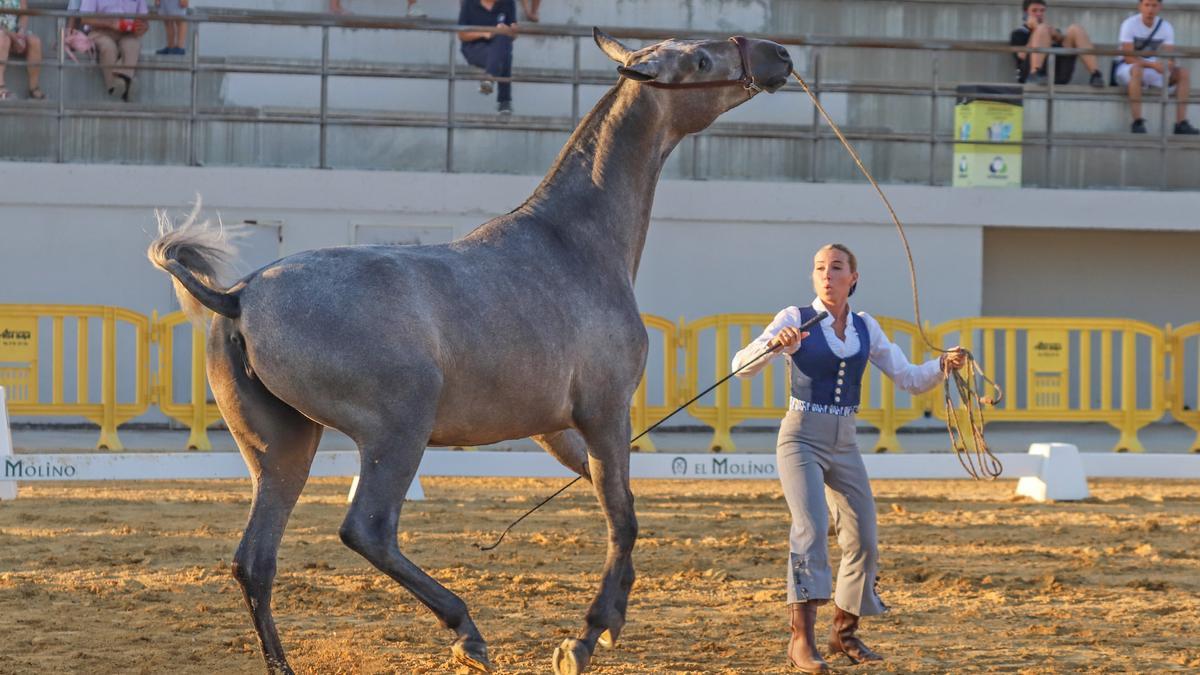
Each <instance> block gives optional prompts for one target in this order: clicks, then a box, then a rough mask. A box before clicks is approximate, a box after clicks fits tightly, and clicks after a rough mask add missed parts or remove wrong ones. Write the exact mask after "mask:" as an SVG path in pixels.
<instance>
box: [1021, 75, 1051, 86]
mask: <svg viewBox="0 0 1200 675" xmlns="http://www.w3.org/2000/svg"><path fill="white" fill-rule="evenodd" d="M1025 84H1034V85H1037V86H1039V87H1044V86H1046V74H1045V73H1030V74H1029V77H1028V78H1026V80H1025Z"/></svg>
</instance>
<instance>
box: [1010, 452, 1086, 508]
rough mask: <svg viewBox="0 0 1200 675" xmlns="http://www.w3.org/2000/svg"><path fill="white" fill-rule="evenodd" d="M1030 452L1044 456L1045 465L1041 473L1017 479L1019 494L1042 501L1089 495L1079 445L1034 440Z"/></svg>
mask: <svg viewBox="0 0 1200 675" xmlns="http://www.w3.org/2000/svg"><path fill="white" fill-rule="evenodd" d="M1029 454H1030V455H1035V456H1038V457H1041V458H1042V468H1041V471H1040V472H1039V475H1037V476H1026V477H1024V478H1022V479H1021V480H1019V481H1017V494H1019V495H1021V496H1023V497H1029V498H1031V499H1033V500H1035V501H1039V502H1044V501H1048V500H1050V501H1058V502H1066V501H1076V500H1080V499H1087V497H1088V486H1087V474H1086V473H1084V471H1083V460H1082V459H1081V458H1080V457H1079V449H1078V448H1076V447H1075V446H1074V445H1071V444H1069V443H1034V444H1032V445H1030V446H1029Z"/></svg>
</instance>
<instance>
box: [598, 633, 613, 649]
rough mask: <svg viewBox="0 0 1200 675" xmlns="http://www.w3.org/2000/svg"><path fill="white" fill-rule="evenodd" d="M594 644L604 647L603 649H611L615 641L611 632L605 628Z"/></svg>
mask: <svg viewBox="0 0 1200 675" xmlns="http://www.w3.org/2000/svg"><path fill="white" fill-rule="evenodd" d="M596 644H598V645H600V646H601V647H604V648H605V649H612V648H613V647H615V646H616V645H617V639H616V638H614V637H613V634H612V631H611V630H608V629H607V628H606V629H604V632H603V633H601V634H600V637H599V638H598V639H597V640H596Z"/></svg>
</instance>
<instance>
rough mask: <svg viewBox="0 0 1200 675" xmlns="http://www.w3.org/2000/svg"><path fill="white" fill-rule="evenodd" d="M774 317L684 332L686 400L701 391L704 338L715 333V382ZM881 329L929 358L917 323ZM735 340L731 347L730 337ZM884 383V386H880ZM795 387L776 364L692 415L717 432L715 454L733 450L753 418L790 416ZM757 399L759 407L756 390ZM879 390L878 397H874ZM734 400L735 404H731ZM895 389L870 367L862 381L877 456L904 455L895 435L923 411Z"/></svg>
mask: <svg viewBox="0 0 1200 675" xmlns="http://www.w3.org/2000/svg"><path fill="white" fill-rule="evenodd" d="M773 318H774V317H773V316H772V315H770V314H718V315H715V316H708V317H704V318H702V319H697V320H696V321H693V322H691V323H690V324H688V325H687V327H686V329H685V330H684V345H685V369H684V391H683V393H682V394H681V399H688V398H691V397H692V396H695V395H696V393H698V392H699V391H700V380H701V377H700V355H701V352H702V351H704V352H707V351H708V349H707V346H702V344H701V342H702V340H704V339H705V335H706V334H708V333H712V334H713V337H712V345H711V347H712V349H711V351H712V354H713V358H714V362H713V374H714V375H715V376H714V377H705V378H704V381H706V382H707V381H710V380H712V381H715V380H716V379H717V378H719V377H722V376H723V375H724V374H725V373H728V372H729V367H730V363H731V361H732V360H733V355H734V354H735V353H737V350H739V349H741V348H742V347H743V346H745V345H746V344H747V343H749V342H750V341H751V340H753V339H754V338H755V337H758V334H759V333H761V332H762V327H763V326H765V325H766V324H768V323H770V322H771V319H773ZM879 325H880V327H882V328H883V330H884V332H886V333H887V334H888V335H889V336H891V337H892V339H893V340H895V339H898V338H899V337H900V336H901V335H906V336H908V338H909V340H910V341H911V344H912V346H913V347H914V348H915V349H916V350H917V353H916V354H915V355H914V356H915V359H914V360H920V359H921V358H922V357H923V356H924V352H923V350H922V349H921V345H920V344H919V342H918V340H917V339H916V337H915V336H916V334H917V327H916V326H915V325H914V324H911V323H908V322H905V321H901V320H899V319H889V318H886V317H884V318H879ZM731 333H734V335H733V341H732V343H731V341H730V337H731ZM880 380H882V381H880ZM789 387H790V383H789V382H788V381H787V375H786V368H785V366H784V364H783V361H782V360H780V362H779V363H775V364H772V365H771V366H770V367H768V368H766V369H764V370H763V371H762V372H761V373H759V374H758V375H756V376H755V377H753V378H749V379H745V380H741V381H740V382H738V383H732V382H731V383H730V384H727V385H725V386H723V387H719V388H718V389H717V390H716V391H715V392H713V394H712V400H711V402H710V403H706V402H704V401H697V402H696V403H693V404H692V405H690V406H688V412H689V413H691V414H692V416H693V417H695V418H696V419H698V420H700V421H702V422H704V423H705V424H707V425H709V426H711V427H712V428H713V437H712V441H711V442H710V449H712V450H734V449H735V446H734V443H733V438H732V436H731V435H730V429H732V428H733V426H734V425H736V424H739V423H741V422H743V421H745V420H749V419H779V418H781V417H783V415H784V414H785V413H787V402H788V396H789V394H790V392H789ZM756 390H757V391H758V397H757V398H758V400H757V402H755V391H756ZM876 390H878V391H879V394H878V395H875V394H874V392H875V391H876ZM731 398H732V399H733V401H734V402H731ZM896 399H897V397H896V392H895V385H894V384H893V383H892V381H891V380H889V379H887V378H886V377H883V376H881V375H880V373H879V372H878V371H877V370H876V369H874V368H869V369H868V370H867V373H866V375H865V376H864V378H863V389H862V395H861V401H862V406H861V410H860V412H859V419H861V420H863V421H864V422H867V423H868V424H871V425H872V426H875V427H877V428H878V429H879V442H878V443H877V444H876V445H875V448H874V450H875V451H876V452H884V451H889V450H890V451H895V452H899V451H901V450H902V448H901V446H900V441H899V439H898V438H897V436H896V430H897V429H899V428H900V427H901V426H902V425H904V424H906V423H908V422H910V421H912V420H914V419H917V418H918V417H921V416H922V415H923V414H924V406H923V405H922V402H921V401H920V399H919V398H917V397H911V400H910V401H909V402H908V403H907V405H903V406H899V405H898V404H897V400H896Z"/></svg>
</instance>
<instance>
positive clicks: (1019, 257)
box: [983, 227, 1200, 326]
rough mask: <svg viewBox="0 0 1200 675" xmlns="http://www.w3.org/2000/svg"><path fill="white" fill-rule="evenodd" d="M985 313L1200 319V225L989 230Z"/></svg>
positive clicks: (1175, 321) (986, 234) (1162, 321)
mask: <svg viewBox="0 0 1200 675" xmlns="http://www.w3.org/2000/svg"><path fill="white" fill-rule="evenodd" d="M983 251H984V255H983V312H984V314H990V315H1006V314H1007V315H1017V316H1063V315H1071V316H1099V317H1121V318H1132V319H1140V320H1142V321H1148V322H1150V323H1153V324H1156V325H1159V326H1162V325H1164V324H1166V323H1168V322H1169V323H1173V324H1175V325H1179V324H1181V323H1186V322H1189V321H1197V320H1200V294H1197V293H1196V289H1198V288H1200V265H1197V264H1196V255H1197V253H1200V232H1197V231H1192V232H1152V231H1143V232H1136V233H1135V232H1129V231H1127V230H1126V231H1123V230H1114V231H1093V232H1088V233H1087V235H1086V236H1080V232H1079V231H1078V230H1068V229H1058V228H1051V229H1044V230H1034V229H1025V228H1016V227H989V228H985V229H984V232H983Z"/></svg>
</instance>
